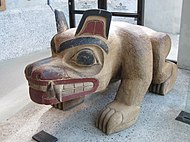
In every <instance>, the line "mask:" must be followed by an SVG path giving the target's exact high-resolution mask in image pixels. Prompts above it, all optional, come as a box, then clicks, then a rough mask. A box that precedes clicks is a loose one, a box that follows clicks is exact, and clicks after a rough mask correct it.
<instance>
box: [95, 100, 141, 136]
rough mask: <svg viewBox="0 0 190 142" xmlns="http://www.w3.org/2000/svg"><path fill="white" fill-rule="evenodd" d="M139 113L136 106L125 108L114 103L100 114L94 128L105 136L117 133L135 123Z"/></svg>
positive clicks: (125, 106) (120, 104)
mask: <svg viewBox="0 0 190 142" xmlns="http://www.w3.org/2000/svg"><path fill="white" fill-rule="evenodd" d="M139 111H140V107H138V106H127V105H125V104H122V103H119V102H116V101H114V102H112V103H111V104H109V105H108V106H107V107H106V108H105V109H104V110H103V111H102V112H101V114H100V116H99V118H98V119H97V121H96V127H97V128H99V129H100V130H102V131H103V132H104V133H106V134H112V133H115V132H119V131H121V130H123V129H126V128H128V127H130V126H131V125H133V124H134V123H135V122H136V120H137V117H138V114H139Z"/></svg>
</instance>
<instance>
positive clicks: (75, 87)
mask: <svg viewBox="0 0 190 142" xmlns="http://www.w3.org/2000/svg"><path fill="white" fill-rule="evenodd" d="M27 80H28V83H29V93H30V98H31V99H32V101H34V102H36V103H38V104H46V105H53V104H57V103H60V102H66V101H69V100H73V99H76V98H80V97H83V96H85V95H89V94H92V93H94V92H95V91H96V89H97V88H98V85H99V82H98V80H97V79H95V78H82V79H68V80H34V79H31V78H27Z"/></svg>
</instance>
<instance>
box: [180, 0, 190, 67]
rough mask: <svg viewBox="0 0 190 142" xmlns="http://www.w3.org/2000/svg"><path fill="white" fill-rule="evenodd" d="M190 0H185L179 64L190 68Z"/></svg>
mask: <svg viewBox="0 0 190 142" xmlns="http://www.w3.org/2000/svg"><path fill="white" fill-rule="evenodd" d="M189 6H190V0H183V10H182V18H181V34H180V40H179V53H178V66H179V67H180V68H184V69H189V70H190V41H189V40H190V16H189V14H190V9H189Z"/></svg>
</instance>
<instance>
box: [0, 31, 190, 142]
mask: <svg viewBox="0 0 190 142" xmlns="http://www.w3.org/2000/svg"><path fill="white" fill-rule="evenodd" d="M172 39H174V42H175V43H173V45H178V36H175V35H174V36H173V37H172ZM176 47H177V46H176ZM174 50H175V48H174ZM173 53H174V54H175V55H177V54H176V53H175V52H173ZM174 54H172V53H171V54H170V55H171V56H172V55H174ZM49 55H50V51H49V50H46V51H41V52H38V53H34V54H30V55H28V56H24V57H20V58H16V59H14V60H8V61H4V62H0V78H1V80H0V82H1V83H0V84H1V87H0V92H1V94H0V141H3V142H29V141H33V140H32V139H31V137H32V135H34V134H35V133H37V132H39V131H41V130H45V131H47V132H48V133H50V134H52V135H54V136H56V137H57V138H58V139H59V142H75V141H98V142H103V141H104V142H109V141H110V142H112V141H113V142H124V141H127V142H152V141H154V142H170V141H172V142H189V141H190V125H187V124H184V123H181V122H178V121H175V117H177V115H178V114H179V113H180V111H181V110H185V104H186V96H187V91H188V84H189V77H190V72H189V71H185V70H179V74H178V78H177V81H176V84H175V86H174V88H173V90H172V91H171V92H170V93H169V94H168V95H166V96H159V95H155V94H151V93H148V94H147V95H146V96H145V99H144V102H143V103H142V111H141V114H140V117H139V120H138V122H137V123H136V124H135V125H134V126H132V127H131V128H129V129H127V130H125V131H122V132H119V133H116V134H113V135H110V136H107V135H105V134H103V133H102V132H101V131H100V130H98V129H97V128H96V127H95V123H94V122H95V119H96V118H97V115H98V113H99V112H100V111H101V109H102V108H103V107H105V106H106V104H107V103H109V102H111V101H112V100H113V98H114V96H115V94H116V90H117V87H118V83H115V84H112V85H110V86H109V87H108V89H107V90H106V91H105V92H104V93H100V94H94V95H91V96H89V97H87V98H86V100H85V102H84V103H83V104H82V105H80V106H78V107H76V108H74V109H72V110H70V111H66V112H63V111H60V110H56V109H54V108H51V106H44V105H38V104H35V103H33V102H31V101H30V99H29V95H28V86H27V82H26V80H25V77H24V68H25V66H26V65H27V64H29V63H31V62H33V61H35V60H39V59H41V58H45V57H48V56H49ZM172 57H173V58H174V59H177V58H176V57H177V56H176V57H175V56H172Z"/></svg>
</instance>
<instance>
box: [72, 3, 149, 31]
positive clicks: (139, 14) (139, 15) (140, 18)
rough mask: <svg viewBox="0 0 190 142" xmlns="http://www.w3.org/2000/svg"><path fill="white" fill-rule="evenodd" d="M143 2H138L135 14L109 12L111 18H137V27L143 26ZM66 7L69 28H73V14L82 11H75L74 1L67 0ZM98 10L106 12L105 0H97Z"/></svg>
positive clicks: (81, 11)
mask: <svg viewBox="0 0 190 142" xmlns="http://www.w3.org/2000/svg"><path fill="white" fill-rule="evenodd" d="M144 2H145V0H138V2H137V13H125V12H111V13H112V15H113V16H120V17H132V18H137V25H144ZM68 5H69V23H70V28H74V27H75V26H76V24H75V21H76V20H75V14H83V13H84V10H76V9H75V0H68ZM98 8H99V9H105V10H107V0H98Z"/></svg>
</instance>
